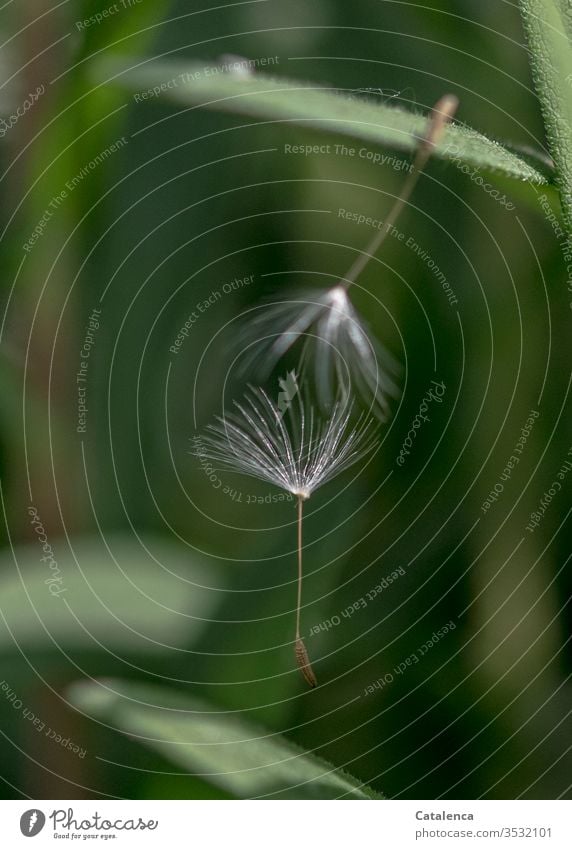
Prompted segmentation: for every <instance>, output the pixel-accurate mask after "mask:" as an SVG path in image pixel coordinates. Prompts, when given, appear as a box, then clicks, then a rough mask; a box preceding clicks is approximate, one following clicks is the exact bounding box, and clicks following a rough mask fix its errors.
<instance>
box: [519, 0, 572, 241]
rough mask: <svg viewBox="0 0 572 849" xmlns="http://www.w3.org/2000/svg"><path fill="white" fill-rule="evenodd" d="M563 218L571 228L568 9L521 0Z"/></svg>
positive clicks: (544, 0)
mask: <svg viewBox="0 0 572 849" xmlns="http://www.w3.org/2000/svg"><path fill="white" fill-rule="evenodd" d="M521 7H522V17H523V21H524V26H525V30H526V33H527V37H528V42H529V46H530V53H531V67H532V73H533V76H534V82H535V85H536V89H537V92H538V96H539V98H540V104H541V107H542V113H543V116H544V122H545V125H546V135H547V138H548V143H549V145H550V152H551V154H552V158H553V159H554V164H555V167H556V183H557V185H558V188H559V190H560V199H561V203H562V210H563V213H564V218H565V221H566V224H567V226H568V228H569V229H572V44H571V41H570V36H571V33H572V11H571V9H570V4H569V2H567V0H521Z"/></svg>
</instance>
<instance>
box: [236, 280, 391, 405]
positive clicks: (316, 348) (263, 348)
mask: <svg viewBox="0 0 572 849" xmlns="http://www.w3.org/2000/svg"><path fill="white" fill-rule="evenodd" d="M247 333H248V334H249V336H252V335H253V334H255V335H256V338H257V340H258V341H257V342H256V343H255V344H254V345H252V346H251V348H250V353H249V354H248V355H247V356H246V357H245V359H244V368H245V369H249V368H251V367H252V366H253V365H255V364H257V363H263V366H262V367H261V366H260V365H258V372H259V373H260V374H261V375H263V376H268V375H269V374H270V372H271V371H272V369H273V368H274V367H275V366H276V364H277V363H278V361H279V360H280V359H281V357H282V356H283V355H284V354H285V353H286V352H287V351H288V350H289V349H290V348H291V347H292V346H293V345H294V344H295V343H296V342H297V341H298V340H299V339H300V338H301V337H303V338H304V348H303V351H302V364H303V367H304V370H305V372H306V373H308V371H312V372H313V377H314V381H315V385H316V391H317V394H318V399H319V401H320V404H321V406H322V407H323V408H324V409H328V408H329V407H330V406H331V404H332V399H333V398H334V397H335V396H336V395H337V394H341V395H342V396H343V397H344V398H346V399H349V398H350V396H351V395H352V394H353V393H357V394H359V395H361V397H362V398H363V399H364V401H366V402H371V400H372V399H373V402H374V403H373V405H372V409H373V410H374V412H375V413H376V415H377V416H378V418H379V419H380V420H381V421H386V420H387V418H388V417H389V398H398V397H399V388H398V386H397V383H396V381H395V378H396V377H397V375H398V374H399V372H400V367H399V364H398V363H397V361H396V360H395V359H394V358H393V357H392V355H391V354H390V353H389V352H388V351H387V350H386V349H385V348H384V347H383V346H382V345H380V344H379V342H378V341H377V340H376V339H375V338H374V337H373V336H371V335H370V334H369V332H368V330H367V329H366V327H365V325H364V323H363V322H362V321H361V319H360V317H359V315H358V313H357V311H356V310H355V309H354V307H353V306H352V303H351V301H350V299H349V297H348V294H347V292H346V290H345V289H344V287H343V286H341V285H338V286H334V287H333V288H332V289H327V290H325V291H324V290H320V289H314V290H311V291H308V292H304V293H302V294H300V295H296V296H295V297H293V298H291V299H289V300H287V301H286V300H285V301H279V302H277V303H274V304H271V305H269V306H268V307H264V308H261V312H260V313H259V314H258V315H257V316H255V318H254V319H252V320H251V321H250V322H249V326H248V328H247Z"/></svg>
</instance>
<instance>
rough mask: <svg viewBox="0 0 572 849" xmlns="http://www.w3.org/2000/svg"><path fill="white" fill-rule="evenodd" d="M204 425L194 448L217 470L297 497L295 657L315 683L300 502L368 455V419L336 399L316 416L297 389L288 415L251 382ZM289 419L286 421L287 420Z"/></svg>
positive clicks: (371, 444) (373, 440)
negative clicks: (306, 624)
mask: <svg viewBox="0 0 572 849" xmlns="http://www.w3.org/2000/svg"><path fill="white" fill-rule="evenodd" d="M234 406H235V409H234V410H233V411H230V412H227V413H226V414H225V415H224V416H222V417H219V419H218V421H217V423H216V424H213V425H210V426H209V427H208V428H207V434H206V435H205V436H204V437H203V438H202V439H201V445H200V448H199V449H197V452H196V453H197V454H200V456H201V457H206V458H208V459H210V460H212V461H213V462H215V463H217V464H218V468H220V469H221V470H226V471H231V472H237V473H239V474H244V475H249V476H250V477H254V478H257V479H258V480H261V481H264V482H267V483H271V484H274V485H276V486H278V487H280V488H281V489H284V490H286V492H290V493H291V494H292V495H294V496H295V497H296V498H297V502H298V505H297V506H298V518H297V529H298V537H297V552H298V594H297V603H296V636H295V645H294V649H295V656H296V662H297V664H298V666H299V668H300V671H301V672H302V675H303V676H304V678H305V680H306V682H307V683H308V684H309V685H310V686H311V687H315V686H316V684H317V680H316V676H315V675H314V671H313V669H312V666H311V663H310V660H309V657H308V653H307V651H306V647H305V645H304V641H303V640H302V638H301V635H300V615H301V607H302V548H303V546H302V522H303V504H304V501H306V500H307V499H308V498H310V496H311V495H312V494H313V493H314V492H315V491H316V489H318V487H320V486H322V485H323V484H325V483H327V482H328V481H331V480H332V479H333V478H334V477H336V476H337V475H339V474H341V472H343V471H345V470H346V469H348V468H349V467H350V466H352V465H354V463H357V462H358V461H359V460H361V459H363V458H364V457H365V456H366V455H368V454H369V453H370V452H371V451H372V450H373V449H374V448H375V446H376V445H377V437H376V434H375V432H373V430H372V419H371V418H367V417H364V416H362V417H361V418H360V419H359V420H358V421H357V423H356V424H352V422H351V412H352V410H351V405H348V404H347V403H344V402H341V401H338V402H336V403H335V404H334V408H333V410H332V414H331V416H330V417H329V418H328V419H327V420H324V419H317V417H316V415H315V413H314V410H313V408H312V407H311V406H309V405H308V404H307V402H306V401H305V400H304V399H302V397H301V394H300V393H298V394H297V396H296V399H295V400H294V401H293V402H292V403H291V404H290V406H289V407H288V410H287V416H284V414H283V413H282V412H281V410H280V409H279V408H278V406H277V405H276V404H274V402H273V401H272V400H271V399H270V398H269V396H268V395H267V394H266V392H265V391H264V390H263V389H260V388H257V389H254V388H251V390H250V392H249V393H248V394H247V395H246V396H245V399H244V401H242V402H235V405H234ZM286 419H287V421H286Z"/></svg>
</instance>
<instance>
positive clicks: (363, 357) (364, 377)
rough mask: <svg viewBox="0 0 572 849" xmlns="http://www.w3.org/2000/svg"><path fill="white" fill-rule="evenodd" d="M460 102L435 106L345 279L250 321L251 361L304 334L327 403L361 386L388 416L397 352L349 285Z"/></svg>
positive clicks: (274, 355)
mask: <svg viewBox="0 0 572 849" xmlns="http://www.w3.org/2000/svg"><path fill="white" fill-rule="evenodd" d="M457 104H458V101H457V98H456V97H454V96H453V95H445V97H442V98H441V100H439V102H438V103H437V104H436V105H435V107H434V108H433V110H432V112H431V115H430V117H429V122H428V127H427V130H426V133H425V135H424V136H423V137H422V138H421V139H420V140H419V146H418V149H417V154H416V156H415V160H414V162H413V168H412V169H411V171H410V173H409V174H408V176H407V178H406V180H405V182H404V185H403V188H402V191H401V193H400V195H399V197H398V198H397V199H396V201H395V203H394V205H393V207H392V208H391V210H390V212H389V214H388V215H387V217H386V219H385V222H384V225H383V227H382V228H381V230H379V231H378V232H377V233H376V234H375V236H374V237H373V238H372V240H371V241H370V243H369V244H368V245H367V247H366V248H365V250H363V251H362V252H361V253H360V254H359V255H358V256H357V258H356V260H355V262H354V263H353V264H352V266H351V267H350V269H349V271H348V272H347V274H346V275H345V276H344V277H342V278H340V281H339V283H337V284H336V285H335V286H334V287H333V288H331V289H329V290H327V291H312V292H308V293H305V294H303V295H302V296H299V295H298V296H295V297H293V298H288V299H286V300H284V301H281V302H279V303H274V304H272V305H270V306H269V307H268V308H267V309H266V310H265V311H264V312H263V313H259V314H257V315H256V316H255V318H254V319H253V320H251V321H250V326H249V329H248V334H249V337H251V336H252V335H254V336H255V339H256V340H259V344H258V345H256V344H255V345H253V346H252V348H251V353H250V355H249V356H248V357H247V358H246V365H252V363H253V362H254V361H255V360H256V359H258V358H260V359H261V360H262V361H263V363H264V369H265V371H266V372H267V373H269V372H270V371H271V370H272V368H273V367H274V366H275V365H276V363H277V362H278V360H279V359H280V357H282V356H283V355H284V354H285V353H286V352H287V351H288V350H289V349H290V348H292V346H293V345H294V344H295V343H296V342H297V341H298V340H299V339H300V338H302V337H304V338H305V340H306V344H305V348H304V357H305V359H306V361H307V360H308V359H309V350H310V347H312V348H313V354H315V357H314V368H315V377H316V388H317V391H318V397H319V399H320V401H321V403H322V405H323V406H325V407H327V406H328V405H329V404H330V402H331V398H332V397H336V395H337V394H338V393H339V392H341V393H342V394H343V395H345V396H346V397H349V396H350V394H352V393H353V392H356V393H357V394H359V395H361V396H362V398H364V399H365V400H366V401H368V402H370V405H371V408H372V410H373V411H374V412H376V414H377V415H378V417H379V418H380V419H381V420H382V421H385V420H386V419H387V417H388V414H389V401H388V398H391V397H393V398H395V397H397V395H398V389H397V386H396V383H395V380H394V378H396V377H397V374H398V372H399V368H398V366H397V363H396V362H395V360H394V359H393V357H391V355H390V354H389V353H388V352H387V351H386V350H385V349H384V348H383V347H382V346H381V345H380V344H379V343H378V342H377V341H376V340H375V339H374V338H373V337H372V336H371V335H370V334H369V333H368V332H367V330H366V329H365V326H364V324H363V322H362V320H361V318H360V316H359V315H358V313H357V311H356V310H355V309H354V307H353V305H352V303H351V301H350V298H349V295H348V290H349V289H350V287H351V286H352V285H353V284H354V283H355V282H356V280H357V279H358V277H359V276H360V274H361V273H362V271H363V270H364V269H365V267H366V266H367V264H368V262H369V260H370V259H371V258H372V257H373V256H374V255H375V254H376V253H377V251H378V250H379V248H380V247H381V245H382V244H383V242H384V241H385V239H386V238H387V236H388V235H389V233H391V231H392V230H393V228H394V225H395V222H396V220H397V218H398V217H399V215H400V213H401V212H402V210H403V209H404V207H405V206H406V204H407V201H408V200H409V197H410V196H411V193H412V192H413V189H414V188H415V185H416V184H417V181H418V179H419V175H420V174H421V172H422V170H423V168H424V167H425V165H426V164H427V161H428V160H429V158H430V156H431V153H432V152H433V149H434V147H435V145H436V144H437V142H438V141H439V138H440V137H441V134H442V133H443V130H444V128H445V126H446V125H447V123H448V122H449V121H450V120H451V118H452V117H453V115H454V113H455V111H456V108H457ZM260 353H262V356H261V357H259V354H260Z"/></svg>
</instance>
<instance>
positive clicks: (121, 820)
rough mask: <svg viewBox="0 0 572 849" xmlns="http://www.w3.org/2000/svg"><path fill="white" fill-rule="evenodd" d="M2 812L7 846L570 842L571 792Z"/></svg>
mask: <svg viewBox="0 0 572 849" xmlns="http://www.w3.org/2000/svg"><path fill="white" fill-rule="evenodd" d="M0 815H1V822H2V846H7V847H9V849H12V847H13V846H20V845H27V846H37V847H40V846H42V845H46V844H50V845H52V846H53V845H54V844H55V843H57V844H60V843H61V842H62V841H66V843H63V844H62V845H64V846H65V845H70V844H74V843H75V844H77V845H80V844H82V845H86V844H89V845H93V844H94V843H95V842H96V841H99V845H101V843H102V842H104V843H105V844H107V845H109V844H110V843H111V845H113V846H117V847H126V849H127V847H131V846H139V847H154V846H157V847H161V849H166V847H169V849H175V847H185V849H188V847H193V846H201V847H210V846H214V847H217V849H218V847H221V846H225V845H228V846H232V847H233V849H241V847H244V848H245V849H257V847H260V849H268V847H269V846H271V847H272V849H297V847H300V849H306V847H308V846H310V845H312V844H314V845H316V846H317V845H320V846H324V847H327V849H348V847H351V846H354V847H355V846H356V845H360V844H361V845H367V846H373V847H384V849H385V847H388V849H402V847H403V849H409V847H422V846H425V847H428V846H434V847H443V846H444V847H447V846H450V847H451V849H459V847H465V846H466V847H467V849H469V847H471V846H475V847H476V846H482V847H485V846H486V847H491V849H492V847H495V846H505V847H517V846H518V847H520V846H523V847H524V846H526V847H528V849H534V847H539V849H541V847H542V849H570V848H571V847H572V802H571V801H558V802H556V801H521V802H516V801H508V802H504V801H490V802H485V801H479V802H471V801H469V802H465V801H452V802H431V801H379V802H378V801H376V802H353V804H352V803H351V802H344V801H323V802H308V801H284V802H280V801H246V802H226V801H193V800H189V801H166V800H158V801H149V800H143V801H93V802H92V801H42V802H38V803H37V804H34V803H32V802H13V801H0ZM32 841H33V842H32Z"/></svg>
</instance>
